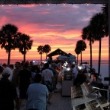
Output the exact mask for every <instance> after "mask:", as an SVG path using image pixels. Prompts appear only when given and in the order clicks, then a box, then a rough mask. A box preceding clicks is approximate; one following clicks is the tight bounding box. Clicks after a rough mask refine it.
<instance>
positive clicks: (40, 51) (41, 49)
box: [37, 45, 44, 62]
mask: <svg viewBox="0 0 110 110" xmlns="http://www.w3.org/2000/svg"><path fill="white" fill-rule="evenodd" d="M37 51H38V52H39V54H40V55H41V62H42V54H43V53H44V50H43V46H42V45H40V46H38V48H37Z"/></svg>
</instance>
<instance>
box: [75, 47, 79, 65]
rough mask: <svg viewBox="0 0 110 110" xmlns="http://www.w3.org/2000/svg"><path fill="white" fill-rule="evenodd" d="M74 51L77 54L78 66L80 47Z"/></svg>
mask: <svg viewBox="0 0 110 110" xmlns="http://www.w3.org/2000/svg"><path fill="white" fill-rule="evenodd" d="M74 51H75V53H76V54H77V64H78V56H79V54H80V50H78V47H76V48H75V50H74Z"/></svg>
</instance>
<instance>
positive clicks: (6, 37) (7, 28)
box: [0, 24, 18, 65]
mask: <svg viewBox="0 0 110 110" xmlns="http://www.w3.org/2000/svg"><path fill="white" fill-rule="evenodd" d="M17 31H18V28H17V27H16V26H15V25H12V24H6V25H4V26H3V27H2V28H1V31H0V45H1V48H4V49H5V50H6V52H7V53H8V61H7V64H8V65H9V64H10V56H11V50H13V49H15V48H16V46H15V42H16V33H17Z"/></svg>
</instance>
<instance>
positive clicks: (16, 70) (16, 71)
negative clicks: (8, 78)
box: [12, 62, 21, 96]
mask: <svg viewBox="0 0 110 110" xmlns="http://www.w3.org/2000/svg"><path fill="white" fill-rule="evenodd" d="M20 70H21V64H20V62H16V63H15V68H14V70H13V77H12V82H13V84H14V85H15V86H16V89H17V93H18V96H19V89H18V86H19V83H18V82H19V81H18V74H19V72H20Z"/></svg>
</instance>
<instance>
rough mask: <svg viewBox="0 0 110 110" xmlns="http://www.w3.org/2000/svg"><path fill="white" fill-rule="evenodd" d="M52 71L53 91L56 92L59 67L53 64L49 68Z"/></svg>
mask: <svg viewBox="0 0 110 110" xmlns="http://www.w3.org/2000/svg"><path fill="white" fill-rule="evenodd" d="M49 69H50V70H52V72H53V75H54V77H53V90H56V89H57V88H56V85H57V81H58V72H57V70H56V69H57V65H56V64H55V63H52V64H51V66H50V67H49Z"/></svg>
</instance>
